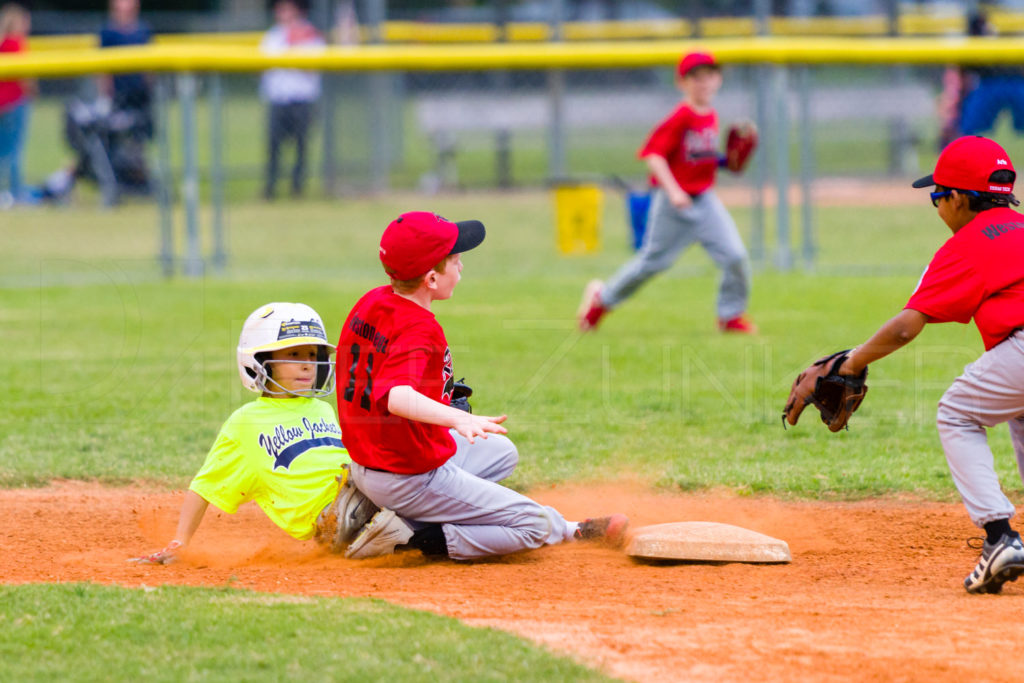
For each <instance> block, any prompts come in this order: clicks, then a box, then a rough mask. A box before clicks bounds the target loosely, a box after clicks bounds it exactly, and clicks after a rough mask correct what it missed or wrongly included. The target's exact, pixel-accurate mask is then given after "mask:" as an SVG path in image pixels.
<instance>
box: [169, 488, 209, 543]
mask: <svg viewBox="0 0 1024 683" xmlns="http://www.w3.org/2000/svg"><path fill="white" fill-rule="evenodd" d="M209 506H210V504H209V503H208V502H207V501H206V499H205V498H203V497H202V496H200V495H199V494H198V493H196V492H195V491H192V490H191V489H190V490H188V491H186V492H185V501H184V502H183V503H182V504H181V515H180V516H179V517H178V530H177V531H176V532H175V534H174V540H175V541H178V542H179V543H181V544H182V545H188V543H189V541H191V540H192V536H194V535H195V533H196V529H198V528H199V523H200V522H202V521H203V515H205V514H206V508H208V507H209Z"/></svg>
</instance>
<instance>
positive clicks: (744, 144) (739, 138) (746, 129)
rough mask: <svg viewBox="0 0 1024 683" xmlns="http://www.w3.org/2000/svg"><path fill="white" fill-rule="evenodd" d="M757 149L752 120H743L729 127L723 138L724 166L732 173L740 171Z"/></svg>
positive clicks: (755, 129)
mask: <svg viewBox="0 0 1024 683" xmlns="http://www.w3.org/2000/svg"><path fill="white" fill-rule="evenodd" d="M755 149H757V126H755V125H754V123H753V122H752V121H743V122H741V123H737V124H735V125H733V126H731V127H730V128H729V132H728V134H727V136H726V138H725V167H726V168H728V169H729V170H730V171H732V172H733V173H740V172H742V171H743V169H744V168H746V167H747V162H748V161H749V160H750V157H751V156H752V155H753V154H754V150H755Z"/></svg>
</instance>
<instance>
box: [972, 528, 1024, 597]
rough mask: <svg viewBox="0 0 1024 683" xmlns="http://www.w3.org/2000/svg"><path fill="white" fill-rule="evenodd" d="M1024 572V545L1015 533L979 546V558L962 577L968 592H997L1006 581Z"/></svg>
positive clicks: (1014, 578)
mask: <svg viewBox="0 0 1024 683" xmlns="http://www.w3.org/2000/svg"><path fill="white" fill-rule="evenodd" d="M1021 574H1024V545H1021V541H1020V536H1019V535H1018V534H1016V533H1012V534H1003V535H1002V536H1001V537H1000V538H999V541H998V542H996V543H993V544H989V542H988V541H985V544H984V545H983V546H982V547H981V559H979V560H978V566H976V567H975V568H974V571H973V572H971V574H970V575H969V576H968V577H967V578H966V579H964V588H966V589H967V592H968V593H998V592H999V591H1001V590H1003V584H1004V583H1006V582H1007V581H1016V580H1017V577H1018V576H1020V575H1021Z"/></svg>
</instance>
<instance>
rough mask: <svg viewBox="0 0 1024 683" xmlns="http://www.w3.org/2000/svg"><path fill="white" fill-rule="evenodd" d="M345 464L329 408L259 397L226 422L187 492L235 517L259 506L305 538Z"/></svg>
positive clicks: (309, 402)
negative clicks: (246, 506) (240, 510)
mask: <svg viewBox="0 0 1024 683" xmlns="http://www.w3.org/2000/svg"><path fill="white" fill-rule="evenodd" d="M347 462H349V457H348V451H347V450H345V446H344V445H343V444H342V442H341V428H340V427H339V426H338V420H337V418H335V416H334V410H333V409H332V408H331V406H330V405H329V404H327V403H324V402H323V401H319V400H317V399H314V398H266V397H262V396H261V397H260V398H258V399H256V400H255V401H253V402H252V403H247V404H246V405H244V406H242V407H241V408H239V409H238V410H236V411H235V412H234V413H233V414H232V415H231V417H229V418H228V419H227V422H225V423H224V426H222V427H221V429H220V433H219V434H218V435H217V440H216V441H215V442H214V444H213V448H211V449H210V452H209V454H208V455H207V456H206V462H205V463H203V467H202V469H200V470H199V473H198V474H197V475H196V476H195V478H194V479H193V480H192V484H191V485H190V486H189V488H190V489H191V490H192V491H195V492H196V493H198V494H199V495H200V496H202V497H203V498H204V499H205V500H207V501H209V502H210V503H212V504H213V505H216V506H217V507H218V508H220V509H221V510H223V511H224V512H227V513H230V514H234V513H235V512H236V511H237V510H238V507H239V506H240V505H241V504H242V503H245V502H246V501H250V500H252V501H255V502H256V504H257V505H259V506H260V507H261V508H262V509H263V511H264V512H265V513H266V514H267V516H268V517H270V519H271V520H272V521H273V522H274V524H277V525H278V526H279V527H281V528H282V529H284V530H285V531H287V532H288V533H289V534H291V535H292V536H294V537H295V538H298V539H307V538H311V537H312V536H313V533H314V531H315V530H316V518H317V515H319V514H320V511H321V510H323V509H324V507H325V506H326V505H327V504H328V503H330V502H331V501H333V500H334V498H335V496H336V495H337V493H338V482H337V479H336V477H338V476H340V475H341V473H342V469H341V466H342V465H343V464H345V463H347Z"/></svg>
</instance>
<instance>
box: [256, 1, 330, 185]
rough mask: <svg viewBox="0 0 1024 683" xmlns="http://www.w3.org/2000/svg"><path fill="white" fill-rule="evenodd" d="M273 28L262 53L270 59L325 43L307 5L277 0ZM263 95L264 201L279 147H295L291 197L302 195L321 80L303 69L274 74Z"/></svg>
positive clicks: (265, 80)
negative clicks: (291, 144) (291, 143)
mask: <svg viewBox="0 0 1024 683" xmlns="http://www.w3.org/2000/svg"><path fill="white" fill-rule="evenodd" d="M273 7H274V25H273V26H272V27H271V28H270V30H269V31H267V33H266V35H265V36H264V37H263V41H262V43H261V44H260V49H261V50H263V51H264V52H267V53H270V54H276V53H281V52H285V51H287V50H292V49H320V48H322V47H323V46H324V40H323V38H322V37H321V35H320V33H319V32H318V31H317V30H316V28H314V27H313V25H312V24H310V23H309V20H308V19H307V18H306V15H307V12H308V10H309V5H308V3H307V2H306V0H276V1H275V2H274V6H273ZM260 95H261V96H262V98H263V100H264V101H265V102H267V104H268V105H269V114H268V117H269V121H268V141H267V144H268V151H267V169H266V185H265V186H264V188H263V196H264V197H265V198H266V199H268V200H270V199H273V198H274V194H275V186H276V185H277V173H278V166H279V164H280V159H281V145H282V143H284V142H285V141H286V140H288V139H289V138H290V139H293V140H294V141H295V166H294V167H293V169H292V187H291V191H292V196H293V197H298V196H300V195H301V194H302V192H303V190H304V185H305V179H306V143H307V140H308V137H309V129H310V126H311V124H312V122H313V106H314V104H315V103H316V101H317V100H318V99H319V98H320V74H318V73H316V72H313V71H302V70H299V69H270V70H268V71H266V72H264V74H263V78H262V79H261V81H260Z"/></svg>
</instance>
